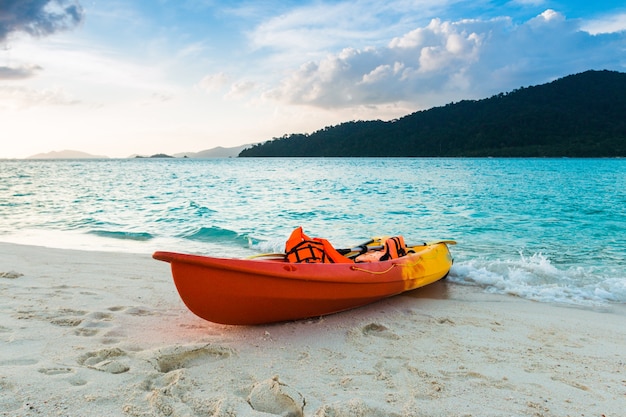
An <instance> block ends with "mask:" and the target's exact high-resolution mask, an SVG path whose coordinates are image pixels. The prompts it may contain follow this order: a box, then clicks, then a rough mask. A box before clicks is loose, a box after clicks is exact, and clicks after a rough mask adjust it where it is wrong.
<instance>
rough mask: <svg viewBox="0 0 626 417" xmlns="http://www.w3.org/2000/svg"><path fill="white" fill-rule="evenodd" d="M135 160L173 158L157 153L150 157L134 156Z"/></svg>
mask: <svg viewBox="0 0 626 417" xmlns="http://www.w3.org/2000/svg"><path fill="white" fill-rule="evenodd" d="M135 158H138V159H142V158H173V156H171V155H166V154H164V153H157V154H154V155H152V156H141V155H136V156H135Z"/></svg>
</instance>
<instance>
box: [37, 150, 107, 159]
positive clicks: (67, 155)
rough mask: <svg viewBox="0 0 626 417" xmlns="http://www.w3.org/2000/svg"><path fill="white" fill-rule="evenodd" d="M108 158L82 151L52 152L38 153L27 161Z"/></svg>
mask: <svg viewBox="0 0 626 417" xmlns="http://www.w3.org/2000/svg"><path fill="white" fill-rule="evenodd" d="M107 158H108V156H103V155H91V154H88V153H86V152H81V151H72V150H64V151H51V152H46V153H38V154H36V155H31V156H29V157H28V158H26V159H107Z"/></svg>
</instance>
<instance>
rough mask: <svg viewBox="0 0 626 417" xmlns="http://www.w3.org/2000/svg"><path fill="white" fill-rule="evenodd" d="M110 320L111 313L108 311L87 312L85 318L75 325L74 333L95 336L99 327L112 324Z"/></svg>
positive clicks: (111, 318) (111, 317)
mask: <svg viewBox="0 0 626 417" xmlns="http://www.w3.org/2000/svg"><path fill="white" fill-rule="evenodd" d="M57 320H58V319H57ZM112 320H113V315H112V314H109V313H101V312H99V311H95V312H93V313H89V314H87V315H86V317H85V319H82V320H81V321H80V322H79V323H78V324H77V325H76V327H77V329H76V330H74V334H76V335H77V336H86V337H91V336H95V335H97V334H98V333H99V332H100V330H101V329H103V328H106V327H111V326H112V324H111V323H109V322H110V321H112ZM78 326H80V327H78Z"/></svg>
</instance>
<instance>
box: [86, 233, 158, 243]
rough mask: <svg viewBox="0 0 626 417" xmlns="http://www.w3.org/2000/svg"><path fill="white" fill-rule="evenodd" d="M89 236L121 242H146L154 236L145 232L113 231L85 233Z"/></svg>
mask: <svg viewBox="0 0 626 417" xmlns="http://www.w3.org/2000/svg"><path fill="white" fill-rule="evenodd" d="M87 233H88V234H90V235H96V236H99V237H107V238H112V239H123V240H137V241H142V242H143V241H147V240H150V239H153V238H154V236H153V235H152V234H150V233H147V232H125V231H113V230H90V231H89V232H87Z"/></svg>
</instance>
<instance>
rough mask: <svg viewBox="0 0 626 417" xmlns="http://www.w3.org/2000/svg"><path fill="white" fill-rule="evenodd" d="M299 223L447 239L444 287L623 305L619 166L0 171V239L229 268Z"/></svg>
mask: <svg viewBox="0 0 626 417" xmlns="http://www.w3.org/2000/svg"><path fill="white" fill-rule="evenodd" d="M300 225H302V226H303V227H304V229H305V231H306V232H307V233H308V234H309V235H311V236H321V237H325V238H328V239H329V240H330V241H331V242H332V243H333V244H334V245H335V246H336V247H349V246H351V245H353V244H357V243H360V242H362V241H365V240H367V239H368V238H369V237H371V236H380V235H396V234H401V235H403V236H404V237H405V240H406V241H407V242H408V243H411V242H414V243H417V242H423V241H430V240H437V239H455V240H457V241H458V245H456V246H452V247H451V251H452V253H453V256H454V258H455V264H454V266H453V269H452V271H451V274H450V276H449V280H450V281H452V282H454V283H458V284H462V285H473V286H479V287H481V288H484V290H486V291H491V292H499V293H507V294H513V295H517V296H520V297H524V298H529V299H534V300H538V301H546V302H559V303H572V304H582V305H593V306H595V305H606V304H609V303H624V302H626V160H623V159H358V158H356V159H351V158H348V159H280V158H277V159H238V158H233V159H212V160H211V159H209V160H197V159H175V160H173V159H139V160H137V159H119V160H89V161H82V160H51V161H42V160H32V161H28V160H5V161H0V241H5V242H14V243H25V244H36V245H44V246H50V247H60V248H73V249H87V250H114V251H125V252H134V253H151V252H152V251H154V250H170V251H178V252H192V253H201V254H208V255H213V256H234V257H240V256H248V255H253V254H256V253H260V252H261V253H262V252H275V251H282V249H283V247H284V242H285V240H286V239H287V237H288V236H289V233H290V232H291V230H292V229H293V228H295V227H297V226H300ZM7 267H10V266H5V268H7Z"/></svg>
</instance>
